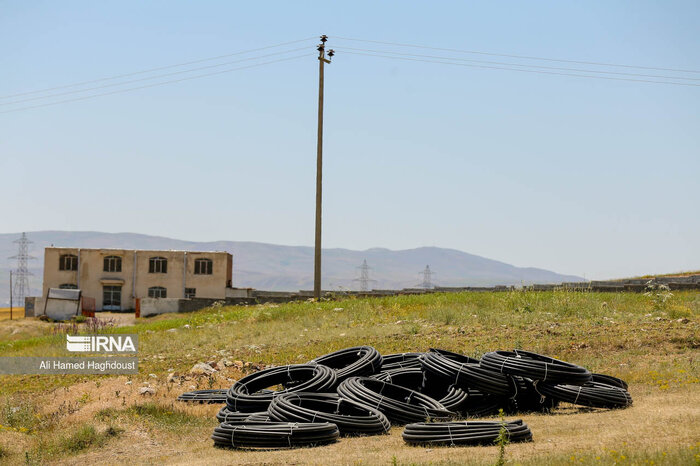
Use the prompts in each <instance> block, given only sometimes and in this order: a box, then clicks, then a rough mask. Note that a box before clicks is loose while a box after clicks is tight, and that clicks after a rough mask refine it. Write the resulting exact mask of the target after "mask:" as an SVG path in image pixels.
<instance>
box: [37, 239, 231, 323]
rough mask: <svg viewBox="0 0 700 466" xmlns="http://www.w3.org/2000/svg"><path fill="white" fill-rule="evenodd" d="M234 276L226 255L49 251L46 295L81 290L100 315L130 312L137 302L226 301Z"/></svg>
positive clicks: (45, 273)
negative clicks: (101, 311) (114, 311)
mask: <svg viewBox="0 0 700 466" xmlns="http://www.w3.org/2000/svg"><path fill="white" fill-rule="evenodd" d="M232 277H233V257H232V256H231V254H229V253H227V252H193V251H142V250H129V249H85V248H53V247H51V248H46V249H45V252H44V287H43V293H42V295H43V296H47V293H48V289H49V288H63V289H67V288H68V289H69V288H77V289H80V290H81V291H82V295H83V296H84V297H89V298H94V299H95V309H96V310H104V311H109V310H131V309H134V308H135V302H136V301H135V298H195V297H196V298H214V299H224V298H225V297H226V290H227V288H230V287H231V281H232Z"/></svg>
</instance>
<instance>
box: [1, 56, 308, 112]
mask: <svg viewBox="0 0 700 466" xmlns="http://www.w3.org/2000/svg"><path fill="white" fill-rule="evenodd" d="M308 56H310V54H309V53H304V54H301V55H295V56H292V57H286V58H280V59H278V60H271V61H267V62H263V63H255V64H253V65H246V66H239V67H237V68H231V69H228V70H221V71H214V72H212V73H204V74H198V75H195V76H187V77H184V78H179V79H171V80H169V81H163V82H159V83H153V84H146V85H144V86H137V87H129V88H126V89H117V90H114V91H111V92H103V93H101V94H93V95H87V96H83V97H76V98H72V99H65V100H59V101H56V102H49V103H45V104H39V105H32V106H28V107H20V108H13V109H11V110H4V111H0V114H2V113H11V112H18V111H21V110H29V109H32V108H39V107H47V106H50V105H57V104H62V103H66V102H75V101H78V100H86V99H92V98H94V97H102V96H105V95H112V94H119V93H122V92H129V91H135V90H138V89H146V88H149V87H156V86H162V85H165V84H172V83H178V82H182V81H188V80H190V79H198V78H204V77H207V76H214V75H217V74H223V73H230V72H233V71H239V70H245V69H248V68H256V67H259V66H264V65H270V64H273V63H279V62H283V61H289V60H295V59H297V58H303V57H308Z"/></svg>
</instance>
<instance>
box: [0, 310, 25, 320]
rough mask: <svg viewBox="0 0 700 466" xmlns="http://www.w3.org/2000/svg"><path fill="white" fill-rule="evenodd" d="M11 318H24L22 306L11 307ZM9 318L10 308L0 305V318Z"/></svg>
mask: <svg viewBox="0 0 700 466" xmlns="http://www.w3.org/2000/svg"><path fill="white" fill-rule="evenodd" d="M12 318H13V319H22V318H24V308H23V307H19V308H18V307H13V308H12ZM5 319H8V320H9V319H10V308H9V307H0V320H5Z"/></svg>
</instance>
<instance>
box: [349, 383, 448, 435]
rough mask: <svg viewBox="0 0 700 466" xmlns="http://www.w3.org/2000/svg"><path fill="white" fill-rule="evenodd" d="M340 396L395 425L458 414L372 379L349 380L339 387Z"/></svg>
mask: <svg viewBox="0 0 700 466" xmlns="http://www.w3.org/2000/svg"><path fill="white" fill-rule="evenodd" d="M338 394H339V395H340V396H341V397H343V398H348V399H350V400H353V401H357V402H358V403H361V404H364V405H367V406H370V407H372V408H375V409H378V410H379V411H381V412H382V413H384V414H385V415H386V417H388V418H389V421H391V422H392V424H408V423H410V422H419V421H427V420H430V419H449V418H451V417H454V415H455V413H453V412H451V411H449V410H447V408H445V407H444V406H443V405H442V404H441V403H440V402H439V401H437V400H435V399H433V398H431V397H429V396H427V395H424V394H422V393H420V392H417V391H415V390H411V389H408V388H405V387H401V386H399V385H394V384H391V383H388V382H383V381H381V380H377V379H371V378H369V377H350V378H349V379H346V380H344V381H343V382H342V383H341V384H340V385H339V386H338Z"/></svg>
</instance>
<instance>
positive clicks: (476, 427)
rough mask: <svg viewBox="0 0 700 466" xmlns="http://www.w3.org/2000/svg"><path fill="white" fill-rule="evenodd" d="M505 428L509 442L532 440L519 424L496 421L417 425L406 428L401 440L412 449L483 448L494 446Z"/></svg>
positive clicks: (419, 423) (527, 429)
mask: <svg viewBox="0 0 700 466" xmlns="http://www.w3.org/2000/svg"><path fill="white" fill-rule="evenodd" d="M502 427H505V429H506V435H507V437H508V440H509V441H510V442H529V441H531V440H532V432H531V431H530V428H529V427H528V426H527V424H525V423H524V422H523V421H522V420H520V419H518V420H516V421H509V422H505V423H501V422H498V421H495V422H489V421H465V422H427V423H426V422H418V423H415V424H409V425H407V426H406V428H405V429H404V431H403V439H404V441H405V442H406V443H409V444H411V445H448V446H452V445H485V444H493V443H494V442H495V441H496V439H497V438H498V435H499V434H500V432H501V428H502Z"/></svg>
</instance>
